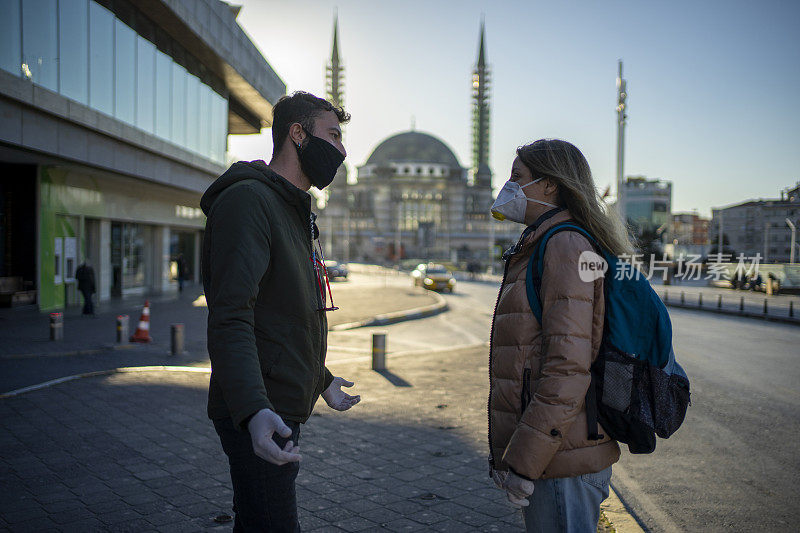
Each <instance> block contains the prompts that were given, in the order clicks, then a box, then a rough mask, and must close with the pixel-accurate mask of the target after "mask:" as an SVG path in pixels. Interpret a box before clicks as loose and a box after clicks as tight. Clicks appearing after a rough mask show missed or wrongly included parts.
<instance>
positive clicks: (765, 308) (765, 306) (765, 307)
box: [764, 298, 767, 315]
mask: <svg viewBox="0 0 800 533" xmlns="http://www.w3.org/2000/svg"><path fill="white" fill-rule="evenodd" d="M764 314H765V315H766V314H767V299H766V298H764Z"/></svg>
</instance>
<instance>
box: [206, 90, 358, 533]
mask: <svg viewBox="0 0 800 533" xmlns="http://www.w3.org/2000/svg"><path fill="white" fill-rule="evenodd" d="M273 115H274V117H273V118H274V120H273V124H272V140H273V147H274V148H273V152H272V160H271V161H270V162H269V164H266V163H264V162H263V161H260V160H259V161H252V162H244V161H240V162H238V163H235V164H233V165H232V166H231V167H230V168H229V169H228V170H227V171H226V172H225V173H224V174H223V175H222V176H220V177H219V178H218V179H217V180H216V181H215V182H214V183H213V184H212V185H211V186H210V187H209V188H208V190H207V191H206V192H205V194H204V195H203V198H202V200H201V203H200V206H201V207H202V209H203V212H204V213H205V214H206V216H207V222H206V233H205V239H204V242H203V254H202V267H203V268H202V272H203V274H202V276H203V286H204V289H205V295H206V301H207V303H208V353H209V356H210V358H211V368H212V372H211V381H210V384H209V393H208V416H209V418H211V419H212V420H213V423H214V427H215V429H216V431H217V434H218V435H219V438H220V441H221V444H222V448H223V450H224V452H225V454H227V456H228V461H229V464H230V473H231V481H232V483H233V502H234V505H233V509H234V511H235V514H236V517H235V522H234V528H233V530H234V531H236V532H239V531H278V532H280V531H299V529H300V526H299V524H298V521H297V501H296V494H295V479H296V477H297V473H298V471H299V462H300V460H301V455H300V447H299V442H298V438H299V433H300V426H301V424H303V423H305V422H306V420H307V419H308V417H309V416H310V415H311V410H312V408H313V407H314V404H315V403H316V401H317V398H318V397H319V396H320V395H322V397H323V398H324V400H325V402H326V403H327V404H328V405H329V406H330V407H331V408H333V409H336V410H339V411H344V410H347V409H349V408H351V407H352V406H353V405H355V404H356V403H358V401H359V400H360V397H359V396H351V395H349V394H346V393H345V392H344V391H342V387H352V386H353V383H351V382H349V381H347V380H345V379H343V378H341V377H334V376H333V375H332V374H331V373H330V371H328V369H327V368H326V367H325V352H326V347H327V331H328V322H327V318H326V312H327V311H331V310H334V309H335V307H333V302H332V298H331V295H330V289H329V285H328V283H327V276H326V274H325V266H324V261H323V258H322V254H321V248H320V246H319V240H318V238H319V231H318V228H317V225H316V223H315V218H316V217H315V215H314V214H313V213H312V211H311V206H312V197H311V195H310V194H309V193H308V190H309V189H310V188H311V186H312V185H313V186H314V187H316V188H317V189H324V188H325V187H327V186H328V185H329V184H330V183H331V182H332V181H333V178H334V176H335V174H336V170H337V169H338V168H339V166H340V165H341V164H342V162H343V160H344V158H345V155H346V152H345V148H344V146H343V145H342V132H341V127H340V124H342V123H345V122H347V121H348V120H349V118H350V115H349V114H347V113H346V112H345V111H344V110H343V109H341V108H337V107H334V106H333V105H332V104H331V103H329V102H327V101H326V100H323V99H321V98H317V97H316V96H314V95H312V94H309V93H305V92H296V93H294V94H293V95H291V96H284V97H283V98H281V99H280V100H279V101H278V103H277V104H275V107H274V109H273ZM342 446H347V443H346V442H342Z"/></svg>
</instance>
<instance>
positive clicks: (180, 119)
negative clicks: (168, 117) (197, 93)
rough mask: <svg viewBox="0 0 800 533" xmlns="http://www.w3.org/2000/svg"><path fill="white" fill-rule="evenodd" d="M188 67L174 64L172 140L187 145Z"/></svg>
mask: <svg viewBox="0 0 800 533" xmlns="http://www.w3.org/2000/svg"><path fill="white" fill-rule="evenodd" d="M187 76H188V73H187V72H186V69H185V68H183V67H182V66H180V65H179V64H177V63H173V64H172V135H171V137H172V142H174V143H175V144H179V145H181V146H186V77H187Z"/></svg>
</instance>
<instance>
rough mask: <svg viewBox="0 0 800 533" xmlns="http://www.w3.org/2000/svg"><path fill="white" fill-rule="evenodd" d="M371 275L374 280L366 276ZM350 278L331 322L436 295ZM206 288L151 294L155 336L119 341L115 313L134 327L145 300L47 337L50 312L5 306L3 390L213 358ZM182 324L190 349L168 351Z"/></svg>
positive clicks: (108, 307) (0, 351) (0, 336)
mask: <svg viewBox="0 0 800 533" xmlns="http://www.w3.org/2000/svg"><path fill="white" fill-rule="evenodd" d="M367 281H368V280H367ZM367 281H365V282H364V283H359V282H345V283H335V284H332V290H333V292H334V298H335V302H336V305H337V306H339V308H340V309H339V310H337V311H333V312H329V313H328V320H329V323H330V324H331V325H332V326H333V325H335V324H343V323H346V322H353V321H358V320H364V319H367V318H370V317H372V316H375V315H379V314H383V313H388V312H393V311H398V310H402V309H406V310H411V309H413V308H419V307H424V306H429V305H431V303H435V302H436V299H435V298H434V295H432V294H430V293H429V292H427V291H424V290H423V289H413V288H411V287H396V286H394V287H393V286H382V285H381V284H375V283H368V282H367ZM203 302H204V300H203V298H202V292H201V290H200V289H199V288H197V287H195V288H194V289H193V290H192V289H187V291H185V292H184V293H183V294H182V295H180V296H179V297H172V298H171V299H170V298H163V299H153V300H151V301H150V304H151V313H150V334H151V336H152V337H153V343H151V344H146V345H132V344H127V343H126V344H122V345H115V344H114V341H115V340H116V339H115V337H116V316H117V315H118V314H121V313H126V314H128V315H129V316H130V328H131V331H130V333H133V332H134V331H135V328H136V325H137V323H138V321H139V314H140V313H141V304H143V303H144V299H142V301H141V302H138V303H137V302H135V301H130V300H126V301H122V302H114V303H111V304H104V306H103V309H101V310H100V311H99V312H98V314H97V318H91V317H83V316H81V314H80V309H77V310H76V309H69V310H67V311H66V312H65V316H64V339H63V340H62V341H50V340H49V318H48V316H47V314H46V313H39V312H38V311H36V310H35V309H3V310H2V312H1V313H0V392H8V391H10V390H14V389H17V388H20V387H25V386H29V385H33V384H35V383H41V382H44V381H48V380H51V379H55V378H59V377H62V376H67V375H70V374H76V373H81V372H91V371H96V370H106V369H111V368H118V367H125V366H141V365H187V364H203V365H205V366H208V353H207V351H206V322H207V318H208V311H207V309H206V307H204V303H203ZM174 323H182V324H184V326H185V327H184V336H185V350H186V352H185V353H184V354H183V355H182V356H178V357H176V356H172V355H171V354H170V325H171V324H174Z"/></svg>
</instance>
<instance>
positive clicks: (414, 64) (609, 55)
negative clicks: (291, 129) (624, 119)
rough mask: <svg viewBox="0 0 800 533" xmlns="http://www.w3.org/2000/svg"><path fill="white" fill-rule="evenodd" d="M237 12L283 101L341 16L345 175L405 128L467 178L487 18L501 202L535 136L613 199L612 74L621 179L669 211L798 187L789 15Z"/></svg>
mask: <svg viewBox="0 0 800 533" xmlns="http://www.w3.org/2000/svg"><path fill="white" fill-rule="evenodd" d="M240 1H241V0H240ZM243 4H244V6H243V8H242V11H241V13H240V14H239V17H238V22H239V24H240V25H241V26H242V27H243V28H244V29H245V31H246V32H247V33H248V34H249V35H250V37H251V38H252V39H253V41H254V42H255V43H256V45H257V46H258V48H259V49H260V50H261V52H262V54H263V55H264V57H266V58H267V61H268V62H269V63H270V64H271V65H272V67H273V68H274V69H275V71H276V72H277V73H278V75H279V76H280V77H281V78H282V79H283V80H284V82H285V83H286V85H287V91H289V92H291V91H295V90H300V89H302V90H308V91H311V92H313V93H315V94H318V95H324V90H325V79H324V68H325V64H326V61H327V60H328V58H329V57H330V52H331V39H332V31H333V15H334V11H335V10H337V9H338V14H339V36H340V53H341V56H342V60H343V62H344V65H345V68H346V89H345V107H346V108H347V109H348V111H350V112H351V113H352V115H353V119H352V122H351V123H350V125H348V126H347V128H346V132H345V144H346V146H347V149H348V157H347V161H346V164H347V165H348V167H349V169H350V173H351V175H354V173H355V167H356V166H357V165H362V164H363V163H364V162H365V161H366V159H367V157H369V154H370V153H371V152H372V150H373V149H374V148H375V146H376V145H377V144H378V143H379V142H380V141H381V140H383V139H385V138H386V137H388V136H390V135H393V134H395V133H398V132H400V131H405V130H408V129H410V126H411V121H412V117H414V119H415V121H416V129H417V130H419V131H425V132H429V133H432V134H434V135H436V136H437V137H439V138H441V139H442V140H443V141H445V143H447V144H448V145H449V146H450V147H451V148H452V149H453V150H454V151H455V153H456V155H457V156H458V159H459V161H460V162H461V165H462V166H466V167H469V166H471V133H470V127H471V108H470V103H471V102H470V95H471V72H472V68H473V66H474V64H475V61H476V58H477V49H478V35H479V27H480V18H481V15H482V14H483V15H484V16H485V20H486V39H487V54H488V62H489V64H490V66H491V69H492V78H493V80H492V93H491V95H492V96H491V109H492V118H491V125H492V130H491V145H490V150H491V152H490V153H491V156H490V166H491V168H492V170H493V172H494V184H495V187H496V188H498V187H500V186H502V183H503V182H504V181H505V180H506V179H507V178H508V175H509V171H510V167H511V162H512V161H513V159H514V155H515V154H514V150H515V148H516V147H517V146H519V145H521V144H524V143H526V142H529V141H532V140H535V139H537V138H541V137H559V138H563V139H566V140H569V141H571V142H573V143H575V144H576V145H577V146H578V148H580V149H581V150H582V151H583V153H584V154H585V155H586V157H587V159H588V160H589V164H590V165H591V167H592V170H593V172H594V176H595V181H596V183H597V185H598V187H599V188H601V189H604V188H605V187H606V186H607V185H609V184H612V183H613V181H614V176H615V172H616V170H615V164H616V163H615V161H616V126H615V115H616V113H615V106H616V84H615V80H616V74H617V60H618V59H622V60H623V61H624V71H625V78H626V79H627V80H628V94H629V96H628V115H629V121H628V127H627V132H626V164H625V174H626V175H645V176H647V177H649V178H662V179H667V180H671V181H672V182H673V211H688V210H692V209H697V210H699V211H700V213H701V214H703V215H706V216H708V215H710V209H711V207H712V206H714V207H715V206H720V205H725V204H730V203H734V202H739V201H742V200H745V199H749V198H759V197H761V198H767V197H777V196H778V194H779V191H780V190H781V189H783V188H785V187H787V186H789V185H793V184H794V183H795V182H797V181H800V102H798V98H800V2H797V1H794V0H787V1H777V0H765V1H754V0H749V1H738V0H731V1H697V0H696V1H683V0H674V1H670V2H665V1H658V2H656V1H645V0H642V1H633V0H630V1H614V0H606V1H602V2H598V1H596V0H581V1H570V2H559V1H550V2H540V1H504V0H495V1H493V2H478V1H456V0H450V1H444V0H404V1H402V2H394V1H391V2H390V1H387V0H339V1H330V0H292V1H288V0H285V1H284V0H281V1H265V0H245V1H244V2H243ZM269 135H270V131H269V130H264V132H263V133H262V134H261V135H249V136H240V135H232V136H230V137H229V143H230V146H229V150H230V151H231V152H232V153H233V154H235V155H236V156H237V157H238V158H240V159H267V160H268V159H269V155H270V153H271V150H272V142H271V139H270V136H269ZM613 192H614V189H613V187H612V194H613ZM488 207H489V206H487V209H488Z"/></svg>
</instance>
